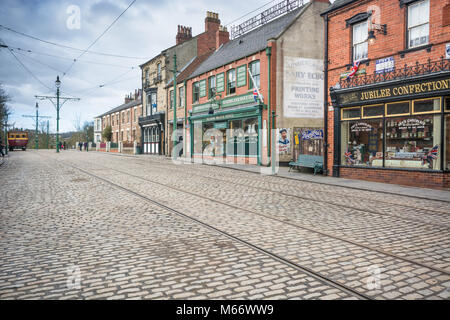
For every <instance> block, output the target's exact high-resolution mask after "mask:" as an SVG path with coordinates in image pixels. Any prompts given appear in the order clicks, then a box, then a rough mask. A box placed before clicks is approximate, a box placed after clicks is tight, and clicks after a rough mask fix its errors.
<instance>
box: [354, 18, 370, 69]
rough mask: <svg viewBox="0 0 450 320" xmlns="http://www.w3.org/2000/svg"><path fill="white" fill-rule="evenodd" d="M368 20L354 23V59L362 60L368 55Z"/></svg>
mask: <svg viewBox="0 0 450 320" xmlns="http://www.w3.org/2000/svg"><path fill="white" fill-rule="evenodd" d="M368 34H369V28H368V22H367V20H366V21H364V22H361V23H358V24H355V25H353V61H360V60H364V59H367V57H368V41H367V38H368Z"/></svg>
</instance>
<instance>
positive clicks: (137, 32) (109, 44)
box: [0, 0, 276, 131]
mask: <svg viewBox="0 0 450 320" xmlns="http://www.w3.org/2000/svg"><path fill="white" fill-rule="evenodd" d="M129 2H130V0H118V1H116V0H115V1H112V0H110V1H108V0H96V1H91V0H71V1H58V0H48V1H37V0H19V1H18V0H3V1H2V6H1V8H0V21H1V22H0V24H3V25H5V26H7V27H10V28H12V29H15V30H17V31H20V32H24V33H27V34H30V35H34V36H36V37H39V38H41V39H45V40H48V41H52V42H56V43H60V44H63V45H67V46H72V47H77V48H82V49H84V48H87V47H88V46H89V45H90V44H91V43H92V42H93V41H94V39H96V38H97V37H98V36H99V35H100V34H101V33H102V32H103V31H104V30H105V28H106V27H107V26H108V25H109V24H110V23H111V22H112V21H113V20H114V19H115V18H116V17H117V16H118V15H119V14H120V13H121V12H122V11H123V10H124V9H125V8H126V7H127V6H128V4H129ZM266 2H268V1H264V2H261V1H257V0H249V1H240V0H228V1H219V0H193V1H183V0H168V1H156V0H147V1H145V0H138V1H137V2H136V3H135V4H134V5H133V6H132V7H131V8H130V9H129V10H128V11H127V12H126V13H125V14H124V15H123V16H122V17H121V18H120V19H119V20H118V22H117V23H116V24H115V25H114V26H113V27H112V28H111V29H110V30H109V31H108V33H106V34H105V35H104V36H103V37H102V38H101V39H100V40H99V41H98V43H97V44H96V45H95V46H94V47H92V48H91V50H92V51H99V52H108V53H114V54H118V55H125V56H136V57H146V58H148V59H150V58H152V57H153V56H155V55H157V54H159V53H160V52H161V51H162V50H164V49H165V48H168V47H170V46H173V45H174V44H175V36H176V31H177V25H179V24H181V25H185V26H191V27H192V28H193V33H194V35H196V34H199V33H201V32H203V31H204V19H205V16H206V11H214V12H218V13H219V15H220V18H221V20H222V23H227V22H230V21H232V20H234V19H235V18H237V17H240V16H242V15H243V14H245V13H248V12H250V11H252V10H254V9H256V8H258V7H260V6H261V5H262V4H264V3H266ZM275 3H276V2H274V3H273V4H275ZM70 5H78V6H79V7H80V9H81V28H80V29H79V30H76V29H72V30H70V29H68V28H67V27H66V20H67V18H68V14H67V13H66V10H67V7H68V6H70ZM249 17H250V16H249ZM249 17H247V18H249ZM0 39H1V40H3V41H4V42H5V43H6V44H8V45H10V46H12V47H19V48H24V49H30V50H32V51H34V52H39V53H45V54H49V55H56V56H62V57H65V58H66V59H61V58H55V57H50V56H47V55H41V54H29V53H25V55H26V56H29V57H32V58H34V59H36V60H39V61H41V62H42V63H44V64H47V65H48V66H50V67H52V68H53V69H56V70H53V69H51V68H49V67H47V66H44V65H42V64H38V63H36V62H35V61H33V60H31V59H29V58H27V57H26V56H23V55H22V54H20V53H16V54H17V57H18V58H19V59H21V61H22V62H23V63H24V64H25V65H26V66H27V67H28V68H29V69H30V70H31V71H32V72H33V73H34V74H35V75H36V76H37V77H38V78H39V79H40V80H42V81H43V82H44V83H45V84H46V85H47V86H48V87H50V88H52V89H53V88H54V81H55V79H56V76H57V75H58V74H59V75H62V72H63V71H65V70H67V68H68V67H69V66H70V64H71V62H72V61H71V60H69V59H74V58H76V57H77V56H78V55H79V54H80V52H77V51H73V50H69V49H62V48H58V47H55V46H52V45H48V44H44V43H41V42H38V41H35V40H32V39H29V38H26V37H23V36H20V35H17V34H14V33H11V32H9V31H6V30H4V29H1V28H0ZM0 59H1V68H0V82H1V83H3V84H4V85H5V89H6V90H7V92H8V93H9V94H10V95H11V98H12V99H13V101H12V102H11V107H12V108H13V110H14V115H13V121H15V122H16V124H17V125H19V126H24V127H29V128H30V127H32V124H31V123H30V122H31V120H28V119H24V118H22V114H30V113H31V114H32V113H33V112H34V110H35V109H34V106H35V102H36V100H35V98H34V96H35V95H42V94H54V92H51V91H50V90H48V89H47V88H45V87H44V86H42V85H41V84H40V83H39V82H37V81H36V80H35V79H34V78H33V77H32V76H30V75H29V74H28V73H27V72H26V71H25V70H24V69H23V68H22V67H21V66H20V65H19V63H18V62H17V61H16V60H15V59H14V58H13V57H12V56H11V55H10V54H9V53H8V51H7V50H6V49H2V50H1V52H0ZM85 61H86V62H85ZM87 61H89V62H97V63H103V64H114V65H120V66H126V67H128V68H131V67H132V66H135V67H137V66H138V65H139V64H141V63H142V62H144V60H132V59H121V58H114V57H106V56H98V55H94V54H85V55H84V56H83V57H82V58H81V60H80V61H79V62H76V63H75V65H74V67H73V68H72V69H71V70H70V72H69V74H68V75H67V76H65V77H64V78H63V79H62V90H63V91H64V92H65V93H64V94H67V93H68V94H72V95H74V96H77V97H80V98H81V99H82V100H81V101H80V102H68V103H67V104H66V105H64V107H63V109H62V113H61V117H62V121H61V123H60V128H61V131H70V130H73V117H74V114H81V121H82V122H83V121H86V120H89V121H91V120H92V119H93V117H94V116H96V115H98V114H101V113H103V112H105V111H107V110H109V109H111V108H113V107H116V106H118V105H120V104H122V103H123V99H124V96H125V94H127V93H129V92H134V89H136V88H140V86H141V81H140V69H139V68H135V69H134V70H132V71H130V72H129V73H128V74H126V75H123V74H124V72H126V71H127V69H124V68H117V67H111V66H105V65H96V64H92V63H87ZM57 70H58V71H57ZM120 75H123V77H122V78H120V79H129V78H131V77H133V79H131V80H128V81H124V82H120V83H116V84H114V85H111V86H107V87H104V88H97V89H92V88H93V87H95V86H98V85H99V84H104V83H105V82H108V81H110V80H113V79H115V78H117V77H118V76H120ZM89 88H91V90H87V89H89ZM40 108H41V114H46V115H51V116H53V119H52V122H51V128H52V129H53V130H54V129H55V127H56V124H55V118H56V115H55V109H54V107H53V105H52V104H51V103H50V102H44V101H42V102H40Z"/></svg>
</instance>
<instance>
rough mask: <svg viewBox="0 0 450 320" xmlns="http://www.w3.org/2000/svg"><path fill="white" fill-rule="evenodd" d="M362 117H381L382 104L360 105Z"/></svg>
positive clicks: (382, 111) (382, 112)
mask: <svg viewBox="0 0 450 320" xmlns="http://www.w3.org/2000/svg"><path fill="white" fill-rule="evenodd" d="M362 113H363V114H362V118H363V119H368V118H382V117H383V115H384V105H383V104H380V105H375V106H364V107H362Z"/></svg>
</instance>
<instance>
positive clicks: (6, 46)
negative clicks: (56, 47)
mask: <svg viewBox="0 0 450 320" xmlns="http://www.w3.org/2000/svg"><path fill="white" fill-rule="evenodd" d="M0 47H2V48H10V49H13V50H16V51H20V52H21V53H22V54H23V53H30V54H36V55H42V56H48V57H52V58H57V59H64V60H70V61H73V58H68V57H62V56H57V55H54V54H49V53H44V52H38V51H34V50H29V49H24V48H18V47H12V46H8V45H0ZM79 62H80V63H90V64H97V65H102V66H109V67H116V68H122V69H130V68H134V67H129V66H124V65H118V64H111V63H103V62H96V61H87V60H82V61H79Z"/></svg>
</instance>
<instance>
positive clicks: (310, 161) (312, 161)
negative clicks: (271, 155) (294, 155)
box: [289, 154, 323, 175]
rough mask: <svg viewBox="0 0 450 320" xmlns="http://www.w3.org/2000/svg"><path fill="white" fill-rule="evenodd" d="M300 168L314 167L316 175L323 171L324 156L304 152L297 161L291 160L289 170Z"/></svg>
mask: <svg viewBox="0 0 450 320" xmlns="http://www.w3.org/2000/svg"><path fill="white" fill-rule="evenodd" d="M299 168H312V169H314V175H316V174H317V173H318V172H322V171H323V157H322V156H311V155H307V154H302V155H300V156H299V158H298V160H297V161H295V162H294V161H292V162H289V172H290V171H291V169H299Z"/></svg>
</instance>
